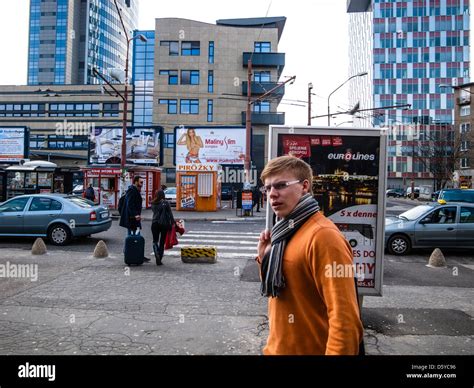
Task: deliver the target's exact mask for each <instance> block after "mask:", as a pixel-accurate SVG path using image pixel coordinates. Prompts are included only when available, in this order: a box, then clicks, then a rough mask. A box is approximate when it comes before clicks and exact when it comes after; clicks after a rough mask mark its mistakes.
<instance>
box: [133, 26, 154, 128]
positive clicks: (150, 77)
mask: <svg viewBox="0 0 474 388" xmlns="http://www.w3.org/2000/svg"><path fill="white" fill-rule="evenodd" d="M140 34H141V35H143V36H145V38H146V39H147V42H142V41H141V40H140V39H136V40H135V42H134V45H133V77H132V78H133V85H134V93H133V98H134V105H133V125H135V126H146V125H152V124H153V85H154V77H155V72H154V71H155V64H154V61H155V31H135V35H140Z"/></svg>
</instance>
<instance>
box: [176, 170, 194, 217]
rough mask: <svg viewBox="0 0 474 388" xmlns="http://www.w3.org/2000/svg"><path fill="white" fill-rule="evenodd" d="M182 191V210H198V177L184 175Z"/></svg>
mask: <svg viewBox="0 0 474 388" xmlns="http://www.w3.org/2000/svg"><path fill="white" fill-rule="evenodd" d="M180 189H181V208H183V209H186V210H194V209H196V175H183V176H182V177H181V187H180Z"/></svg>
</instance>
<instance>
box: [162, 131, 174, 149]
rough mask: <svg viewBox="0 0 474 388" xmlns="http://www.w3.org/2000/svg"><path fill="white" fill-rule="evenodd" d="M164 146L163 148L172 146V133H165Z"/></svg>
mask: <svg viewBox="0 0 474 388" xmlns="http://www.w3.org/2000/svg"><path fill="white" fill-rule="evenodd" d="M164 146H165V148H174V133H165V138H164Z"/></svg>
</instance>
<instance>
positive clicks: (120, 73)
mask: <svg viewBox="0 0 474 388" xmlns="http://www.w3.org/2000/svg"><path fill="white" fill-rule="evenodd" d="M109 74H110V76H111V77H112V79H114V80H115V81H118V82H120V83H121V84H123V83H125V71H124V70H122V69H110V70H109Z"/></svg>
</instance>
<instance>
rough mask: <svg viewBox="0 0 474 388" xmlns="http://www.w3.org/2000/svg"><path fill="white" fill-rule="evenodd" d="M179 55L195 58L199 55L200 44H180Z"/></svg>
mask: <svg viewBox="0 0 474 388" xmlns="http://www.w3.org/2000/svg"><path fill="white" fill-rule="evenodd" d="M181 55H183V56H196V55H201V42H196V41H194V42H183V43H181Z"/></svg>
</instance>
